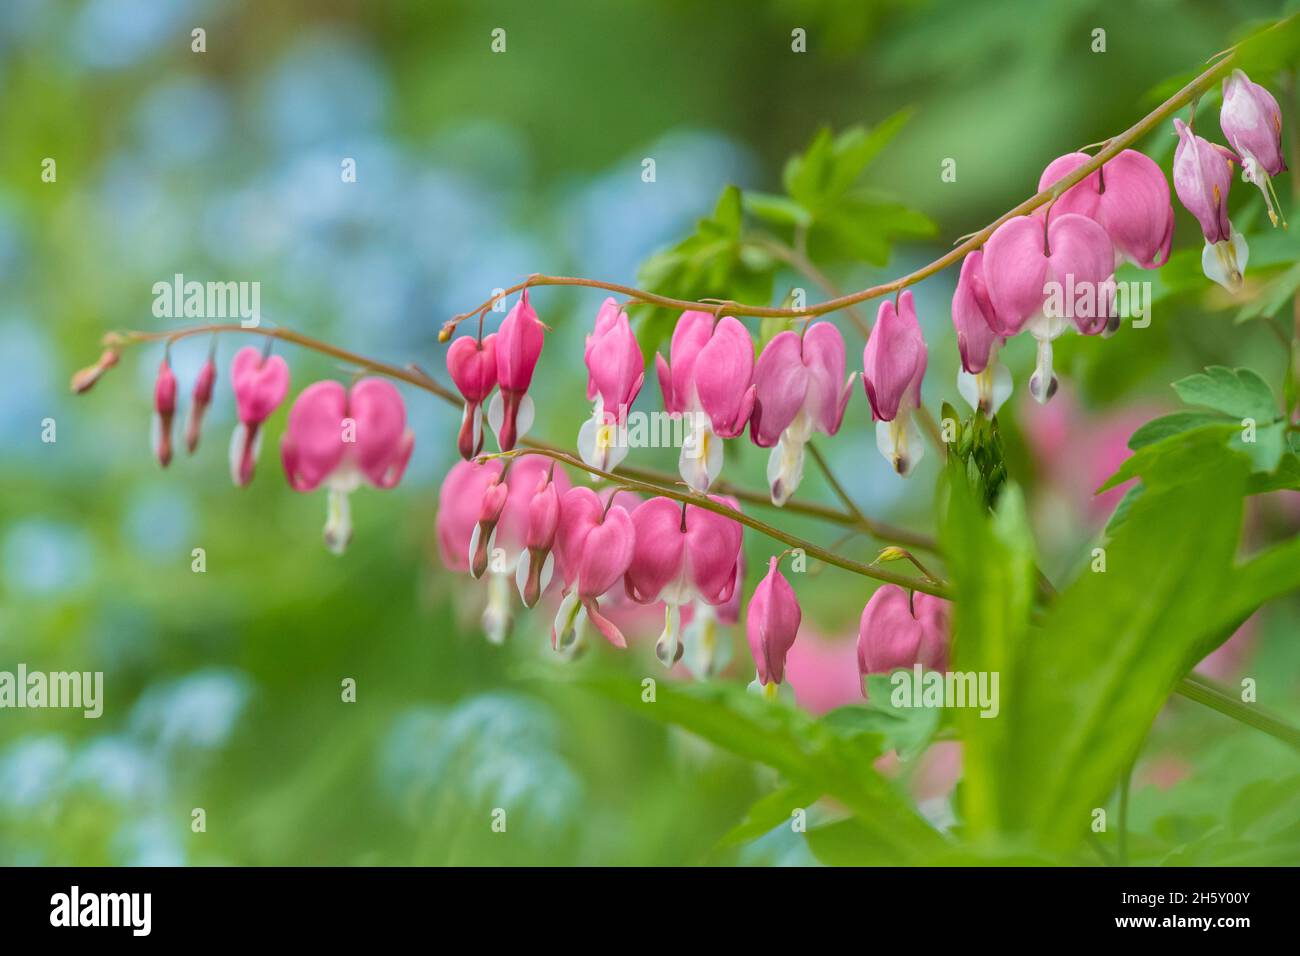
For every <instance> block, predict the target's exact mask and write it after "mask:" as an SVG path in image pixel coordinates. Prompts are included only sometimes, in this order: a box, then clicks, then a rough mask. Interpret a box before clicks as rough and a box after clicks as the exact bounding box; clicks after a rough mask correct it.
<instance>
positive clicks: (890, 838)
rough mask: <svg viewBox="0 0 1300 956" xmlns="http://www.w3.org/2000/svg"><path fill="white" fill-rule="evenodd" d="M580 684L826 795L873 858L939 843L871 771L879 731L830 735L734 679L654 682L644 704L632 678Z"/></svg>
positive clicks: (899, 857) (911, 853)
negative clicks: (867, 839)
mask: <svg viewBox="0 0 1300 956" xmlns="http://www.w3.org/2000/svg"><path fill="white" fill-rule="evenodd" d="M581 683H582V685H583V686H586V687H588V688H590V689H591V690H594V691H596V692H598V693H601V694H603V695H605V696H607V697H609V698H611V699H613V700H616V701H618V702H620V703H622V704H623V705H625V706H627V707H629V708H631V709H633V710H635V711H636V712H637V713H639V714H641V715H643V716H645V717H647V718H649V719H651V720H657V721H660V722H661V723H666V724H672V725H675V726H679V727H682V728H684V729H685V730H689V731H691V732H692V733H694V734H696V735H698V736H700V737H703V738H704V739H705V740H708V741H710V742H712V743H714V744H716V745H717V746H719V747H722V748H723V749H724V750H728V751H730V752H732V753H734V754H737V755H738V756H741V757H744V758H746V759H749V760H755V761H758V762H760V763H764V764H766V765H768V766H770V767H773V768H775V769H777V770H779V771H780V772H781V773H782V774H783V775H784V776H785V777H786V778H787V780H788V781H789V782H790V784H792V785H795V786H798V787H801V788H804V791H805V792H806V791H810V790H816V791H818V792H819V793H824V794H827V795H828V796H831V797H833V798H834V799H835V800H836V801H837V802H839V803H840V804H842V805H843V806H844V807H846V808H848V810H850V811H851V812H852V813H853V814H854V815H855V816H856V818H857V819H858V820H859V822H860V823H861V825H862V826H863V828H864V829H865V830H867V831H868V832H869V834H870V835H871V839H872V840H873V841H874V843H873V845H874V847H875V851H874V852H875V856H874V860H875V862H877V863H882V864H883V863H896V864H901V863H907V862H920V861H922V860H924V859H925V857H926V854H927V853H929V852H932V851H935V850H936V849H938V848H940V847H942V846H943V843H944V841H943V838H942V837H941V836H940V835H939V834H938V833H937V832H936V831H935V830H934V829H933V828H932V827H931V826H930V825H929V824H928V823H926V822H925V821H924V820H923V819H922V818H921V817H920V816H918V815H917V813H916V811H915V810H914V809H913V808H912V807H911V806H910V805H909V803H908V802H907V801H906V800H905V799H904V798H903V797H902V796H901V795H900V794H899V793H898V792H897V791H896V790H895V789H894V787H893V786H892V785H891V784H890V783H889V782H888V781H887V780H885V779H884V778H883V777H882V776H880V774H879V773H877V772H876V770H875V769H874V767H873V763H874V761H875V760H876V758H878V757H879V756H880V753H881V740H880V737H879V736H878V735H875V734H863V733H837V732H836V731H835V730H834V728H833V727H831V726H829V725H825V724H822V723H820V722H818V721H815V720H813V719H812V718H811V717H809V716H808V715H807V714H805V713H803V712H802V711H799V710H796V709H794V708H793V707H791V706H788V705H786V704H784V703H783V702H781V701H779V700H777V701H768V700H764V699H762V698H760V697H758V696H757V695H754V694H751V693H748V692H747V691H746V690H745V689H744V688H742V687H738V686H737V685H735V684H727V683H694V684H676V683H670V682H668V681H660V682H659V683H658V685H657V687H656V692H655V700H654V701H653V702H651V703H645V702H643V701H642V698H641V693H642V689H641V681H640V679H639V678H629V677H603V678H602V677H593V678H589V679H583V680H582V682H581Z"/></svg>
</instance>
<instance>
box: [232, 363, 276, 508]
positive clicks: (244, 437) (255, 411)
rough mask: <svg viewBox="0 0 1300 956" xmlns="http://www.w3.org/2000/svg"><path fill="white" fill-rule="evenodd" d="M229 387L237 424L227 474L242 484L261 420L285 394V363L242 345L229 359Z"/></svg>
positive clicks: (250, 469)
mask: <svg viewBox="0 0 1300 956" xmlns="http://www.w3.org/2000/svg"><path fill="white" fill-rule="evenodd" d="M230 388H231V391H233V392H234V393H235V407H236V409H237V411H238V413H239V426H238V427H237V428H236V429H235V434H234V436H233V438H232V439H231V443H230V477H231V479H232V480H233V481H234V483H235V484H236V485H240V486H243V485H246V484H248V483H249V482H250V481H252V480H253V466H254V464H255V463H256V461H257V453H258V450H259V448H260V447H261V441H260V431H261V427H262V422H264V421H266V419H267V418H269V417H270V415H271V413H272V412H274V411H275V410H276V409H277V408H278V407H279V406H280V403H281V402H283V401H284V397H285V396H286V395H287V394H289V366H288V364H287V363H286V362H285V360H284V359H283V358H281V357H280V356H278V355H265V354H263V353H262V352H261V351H260V350H258V349H255V348H253V347H252V346H251V345H246V346H244V347H243V348H242V349H240V350H239V351H238V352H236V353H235V358H234V360H233V361H232V362H231V365H230Z"/></svg>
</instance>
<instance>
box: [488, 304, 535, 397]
mask: <svg viewBox="0 0 1300 956" xmlns="http://www.w3.org/2000/svg"><path fill="white" fill-rule="evenodd" d="M544 330H545V326H543V325H542V322H541V320H540V319H539V318H538V317H537V313H536V312H534V311H533V307H532V306H531V305H529V304H528V290H527V289H525V290H524V291H523V293H522V294H521V295H520V296H519V301H518V302H516V303H515V307H514V308H513V309H511V310H510V311H509V313H507V315H506V317H505V318H504V319H503V320H502V322H501V328H500V329H499V330H498V331H497V334H496V343H495V348H496V359H497V375H496V377H497V382H498V383H499V384H500V385H501V388H502V390H503V391H510V392H518V393H523V392H526V391H528V386H529V385H531V384H532V381H533V371H534V370H535V369H536V368H537V360H538V359H539V358H541V355H542V345H543V340H544V338H545V336H544Z"/></svg>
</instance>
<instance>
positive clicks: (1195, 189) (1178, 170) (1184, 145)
mask: <svg viewBox="0 0 1300 956" xmlns="http://www.w3.org/2000/svg"><path fill="white" fill-rule="evenodd" d="M1174 129H1175V130H1176V131H1177V133H1178V146H1177V148H1176V149H1175V150H1174V192H1176V193H1178V199H1179V201H1181V202H1182V204H1183V205H1184V206H1185V207H1186V208H1187V211H1188V212H1190V213H1191V214H1192V215H1193V216H1195V217H1196V221H1197V222H1199V223H1200V224H1201V233H1202V234H1203V235H1204V236H1205V241H1206V242H1209V243H1216V242H1222V241H1223V240H1225V239H1231V238H1232V223H1231V221H1230V220H1229V219H1228V190H1229V189H1230V188H1232V164H1233V162H1234V161H1235V160H1236V156H1235V155H1234V154H1233V153H1232V152H1231V151H1229V150H1228V149H1225V148H1224V147H1222V146H1218V145H1216V144H1214V143H1211V142H1209V141H1208V140H1206V139H1203V138H1202V137H1200V136H1197V135H1196V134H1195V133H1193V132H1192V130H1191V127H1189V126H1188V125H1187V124H1186V123H1184V122H1183V121H1182V120H1181V119H1175V120H1174Z"/></svg>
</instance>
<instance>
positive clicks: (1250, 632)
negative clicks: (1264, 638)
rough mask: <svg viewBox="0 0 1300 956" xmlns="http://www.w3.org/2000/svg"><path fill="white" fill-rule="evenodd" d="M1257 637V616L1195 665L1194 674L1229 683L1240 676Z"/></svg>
mask: <svg viewBox="0 0 1300 956" xmlns="http://www.w3.org/2000/svg"><path fill="white" fill-rule="evenodd" d="M1258 637H1259V615H1258V614H1253V615H1251V616H1250V617H1248V618H1247V619H1246V620H1245V622H1244V623H1243V624H1242V625H1241V627H1239V628H1237V630H1236V631H1235V632H1233V635H1232V636H1231V637H1230V638H1228V639H1227V640H1226V641H1224V642H1223V643H1222V644H1220V645H1219V646H1218V647H1217V648H1215V649H1214V650H1213V651H1211V652H1210V654H1209V655H1207V656H1206V658H1205V660H1203V661H1201V662H1200V663H1199V664H1197V665H1196V672H1197V673H1198V674H1204V675H1205V676H1206V677H1209V678H1211V679H1213V680H1217V681H1222V682H1225V683H1226V682H1231V681H1234V680H1236V679H1237V678H1238V677H1239V676H1241V672H1242V669H1243V668H1244V667H1245V666H1246V661H1247V660H1249V659H1250V655H1251V654H1252V653H1254V650H1255V644H1256V643H1257V638H1258Z"/></svg>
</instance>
